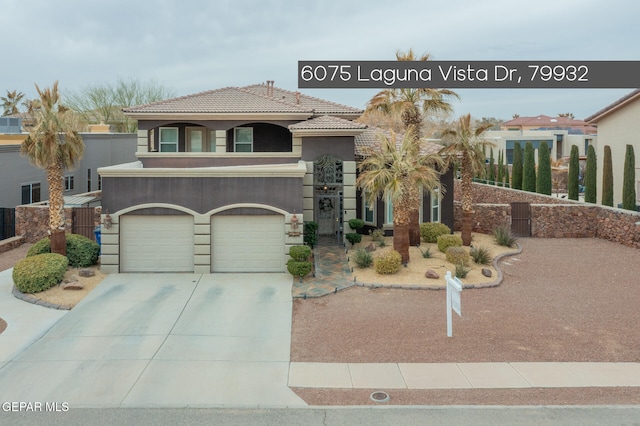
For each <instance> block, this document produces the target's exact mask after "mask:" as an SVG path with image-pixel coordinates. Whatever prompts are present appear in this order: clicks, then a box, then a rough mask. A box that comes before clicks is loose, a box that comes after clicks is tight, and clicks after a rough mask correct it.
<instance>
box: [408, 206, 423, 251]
mask: <svg viewBox="0 0 640 426" xmlns="http://www.w3.org/2000/svg"><path fill="white" fill-rule="evenodd" d="M409 244H410V245H412V246H414V247H416V246H419V245H420V210H418V209H412V210H411V211H410V212H409Z"/></svg>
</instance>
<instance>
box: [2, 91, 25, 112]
mask: <svg viewBox="0 0 640 426" xmlns="http://www.w3.org/2000/svg"><path fill="white" fill-rule="evenodd" d="M22 98H24V93H22V92H18V91H17V90H14V91H13V92H10V91H8V90H7V96H0V101H2V107H3V108H4V112H3V113H2V115H13V114H18V113H19V112H20V111H19V110H18V104H19V103H20V101H21V100H22Z"/></svg>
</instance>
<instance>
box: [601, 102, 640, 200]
mask: <svg viewBox="0 0 640 426" xmlns="http://www.w3.org/2000/svg"><path fill="white" fill-rule="evenodd" d="M627 144H629V145H633V150H634V153H635V157H636V158H635V160H636V188H637V181H638V180H639V179H640V162H639V159H640V99H636V100H635V101H633V102H631V103H629V104H627V105H625V106H624V107H622V108H620V109H619V110H617V111H615V112H612V113H611V114H609V115H607V116H605V117H603V118H602V119H600V120H599V121H598V144H597V146H596V156H597V163H598V203H601V202H602V169H603V162H602V161H603V158H604V146H605V145H609V146H610V147H611V159H612V162H613V205H614V206H617V205H618V203H621V202H622V178H623V170H624V155H625V150H626V145H627ZM636 192H637V190H636ZM639 196H640V195H639V194H637V193H636V197H639Z"/></svg>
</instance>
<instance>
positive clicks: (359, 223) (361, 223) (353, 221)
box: [349, 219, 364, 231]
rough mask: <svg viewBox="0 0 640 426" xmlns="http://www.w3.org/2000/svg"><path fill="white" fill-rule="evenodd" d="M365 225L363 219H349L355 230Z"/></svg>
mask: <svg viewBox="0 0 640 426" xmlns="http://www.w3.org/2000/svg"><path fill="white" fill-rule="evenodd" d="M363 226H364V220H362V219H349V227H350V228H351V229H353V230H354V231H357V230H358V229H360V228H362V227H363Z"/></svg>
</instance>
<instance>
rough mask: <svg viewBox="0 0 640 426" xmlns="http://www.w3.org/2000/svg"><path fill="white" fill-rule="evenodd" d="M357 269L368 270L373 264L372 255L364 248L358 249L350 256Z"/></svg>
mask: <svg viewBox="0 0 640 426" xmlns="http://www.w3.org/2000/svg"><path fill="white" fill-rule="evenodd" d="M351 258H352V259H353V261H354V262H355V263H356V265H358V268H368V267H369V266H371V265H372V264H373V255H372V254H371V253H369V252H368V251H367V249H365V248H364V247H360V248H359V249H357V250H356V251H355V252H353V254H352V255H351Z"/></svg>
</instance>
